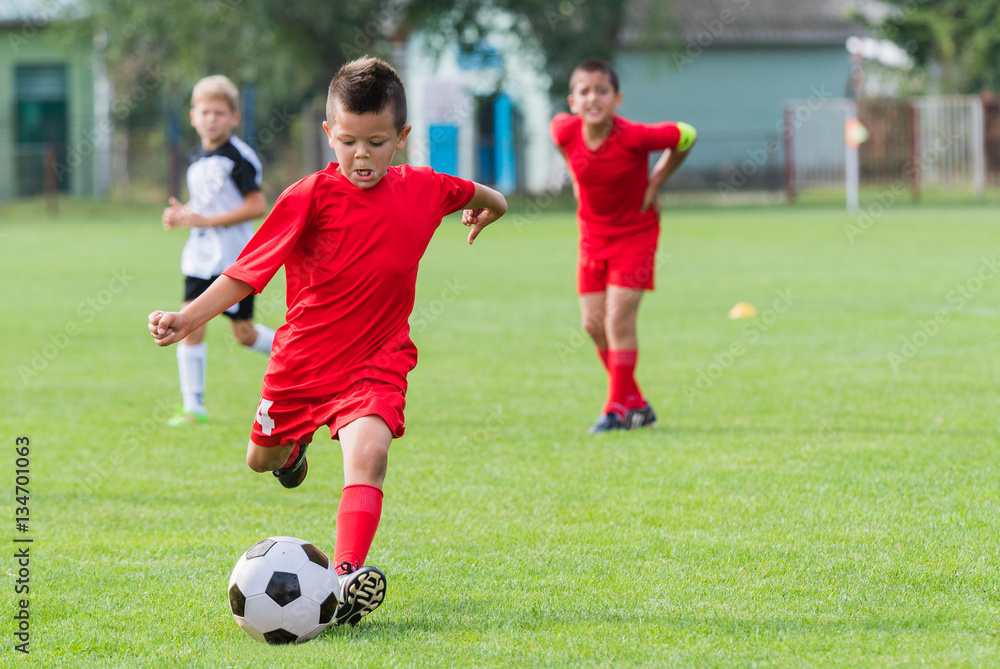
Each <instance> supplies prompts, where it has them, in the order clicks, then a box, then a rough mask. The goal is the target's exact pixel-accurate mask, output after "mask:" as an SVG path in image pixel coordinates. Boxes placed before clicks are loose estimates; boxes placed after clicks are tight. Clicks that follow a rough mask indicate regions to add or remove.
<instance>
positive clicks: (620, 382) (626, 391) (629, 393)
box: [604, 349, 646, 418]
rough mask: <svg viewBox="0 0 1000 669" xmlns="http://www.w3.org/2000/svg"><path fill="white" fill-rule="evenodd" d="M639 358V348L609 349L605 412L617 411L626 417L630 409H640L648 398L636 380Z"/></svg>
mask: <svg viewBox="0 0 1000 669" xmlns="http://www.w3.org/2000/svg"><path fill="white" fill-rule="evenodd" d="M638 358H639V351H638V350H637V349H631V350H627V351H626V350H615V349H611V350H609V351H608V371H609V372H610V373H609V375H608V400H607V402H606V403H605V404H604V413H616V414H618V415H619V416H620V417H622V418H624V417H625V412H626V411H628V410H629V409H639V408H641V407H643V406H645V405H646V400H645V398H643V396H642V392H641V391H640V390H639V385H638V384H637V383H636V382H635V365H636V361H637V360H638Z"/></svg>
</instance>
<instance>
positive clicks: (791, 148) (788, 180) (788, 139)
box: [782, 106, 796, 202]
mask: <svg viewBox="0 0 1000 669" xmlns="http://www.w3.org/2000/svg"><path fill="white" fill-rule="evenodd" d="M792 114H793V112H792V110H791V109H790V108H789V107H787V106H786V107H785V127H784V128H783V129H782V137H783V138H784V140H785V197H787V198H788V201H789V202H795V194H796V193H795V130H794V128H795V126H794V125H793V123H792V121H793V119H792Z"/></svg>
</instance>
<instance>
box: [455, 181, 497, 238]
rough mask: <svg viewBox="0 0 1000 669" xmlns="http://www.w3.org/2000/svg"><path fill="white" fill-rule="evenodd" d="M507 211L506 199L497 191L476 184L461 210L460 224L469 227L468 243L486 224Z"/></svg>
mask: <svg viewBox="0 0 1000 669" xmlns="http://www.w3.org/2000/svg"><path fill="white" fill-rule="evenodd" d="M506 213H507V200H506V199H505V198H504V196H503V195H501V194H500V193H499V192H498V191H495V190H493V189H492V188H489V187H487V186H484V185H482V184H476V192H475V193H474V194H473V196H472V199H471V200H469V202H468V203H467V204H466V205H465V211H463V212H462V225H464V226H466V227H471V228H472V230H471V231H470V232H469V243H470V244H471V243H472V242H474V241H475V239H476V237H478V236H479V233H480V232H482V231H483V228H485V227H486V226H487V225H489V224H490V223H492V222H493V221H495V220H497V219H498V218H500V217H501V216H503V215H504V214H506Z"/></svg>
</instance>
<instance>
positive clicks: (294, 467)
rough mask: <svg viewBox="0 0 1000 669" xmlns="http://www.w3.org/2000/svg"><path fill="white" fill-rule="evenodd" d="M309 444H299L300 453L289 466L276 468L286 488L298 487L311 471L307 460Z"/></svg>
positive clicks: (280, 480)
mask: <svg viewBox="0 0 1000 669" xmlns="http://www.w3.org/2000/svg"><path fill="white" fill-rule="evenodd" d="M307 446H309V444H299V454H298V455H297V456H296V457H295V461H294V462H292V464H290V465H288V466H287V467H282V468H280V469H275V470H274V476H275V478H277V479H278V483H280V484H281V485H283V486H285V487H286V488H297V487H299V486H300V485H301V484H302V482H303V481H305V480H306V474H307V473H308V472H309V464H308V463H307V462H306V447H307Z"/></svg>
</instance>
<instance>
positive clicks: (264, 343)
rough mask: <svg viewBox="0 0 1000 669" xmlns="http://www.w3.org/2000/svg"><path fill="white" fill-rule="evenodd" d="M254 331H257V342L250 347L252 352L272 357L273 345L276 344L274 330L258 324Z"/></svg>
mask: <svg viewBox="0 0 1000 669" xmlns="http://www.w3.org/2000/svg"><path fill="white" fill-rule="evenodd" d="M253 329H254V330H256V331H257V340H256V341H254V343H253V344H251V345H250V346H249V348H250V350H251V351H260V352H261V353H264V354H266V355H271V344H273V343H274V330H272V329H271V328H269V327H267V326H266V325H261V324H260V323H256V324H255V325H254V326H253Z"/></svg>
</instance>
